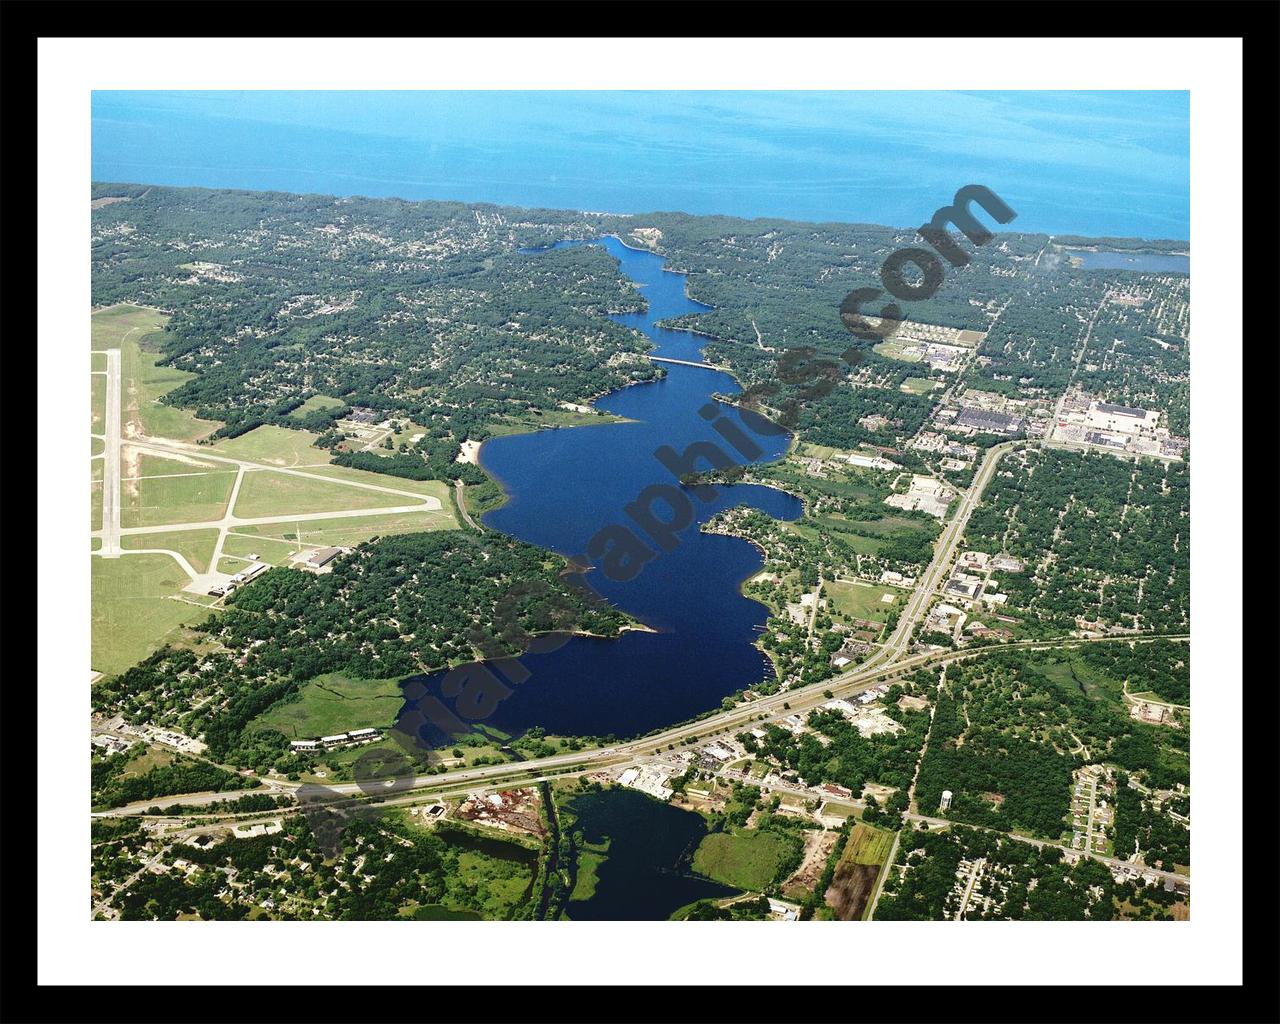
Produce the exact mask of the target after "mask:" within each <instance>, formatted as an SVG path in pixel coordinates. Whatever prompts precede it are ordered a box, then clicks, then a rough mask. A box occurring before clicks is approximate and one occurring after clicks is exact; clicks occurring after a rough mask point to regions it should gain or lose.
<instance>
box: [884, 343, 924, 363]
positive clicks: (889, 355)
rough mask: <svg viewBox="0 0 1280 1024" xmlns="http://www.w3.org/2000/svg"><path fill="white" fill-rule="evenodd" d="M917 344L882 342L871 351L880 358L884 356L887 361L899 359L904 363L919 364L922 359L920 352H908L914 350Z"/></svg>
mask: <svg viewBox="0 0 1280 1024" xmlns="http://www.w3.org/2000/svg"><path fill="white" fill-rule="evenodd" d="M915 344H916V343H915V342H907V343H905V344H904V343H903V342H901V341H882V342H880V343H879V344H878V345H876V346H875V347H874V348H873V349H872V350H871V351H873V352H874V353H875V354H876V355H878V356H884V357H885V358H886V359H897V360H899V361H901V362H904V363H918V362H920V361H921V359H922V357H921V356H920V354H919V353H918V352H908V351H907V349H908V348H914V347H915Z"/></svg>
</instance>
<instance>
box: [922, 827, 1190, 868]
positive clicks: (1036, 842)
mask: <svg viewBox="0 0 1280 1024" xmlns="http://www.w3.org/2000/svg"><path fill="white" fill-rule="evenodd" d="M903 817H904V818H906V819H907V820H908V821H919V822H924V823H925V824H927V825H929V827H930V828H942V827H943V826H947V827H950V826H952V825H956V824H960V825H963V826H964V827H965V828H973V829H978V830H980V831H982V832H991V833H993V834H994V835H998V836H1004V837H1005V838H1006V839H1013V840H1016V841H1017V842H1019V843H1030V844H1031V845H1032V846H1039V847H1046V846H1051V847H1054V848H1055V849H1058V850H1061V851H1062V852H1063V853H1065V854H1070V855H1071V856H1073V857H1090V858H1092V859H1093V860H1097V861H1101V862H1102V863H1103V864H1107V865H1110V866H1111V867H1120V868H1129V869H1130V870H1132V871H1137V872H1139V873H1140V874H1144V875H1147V874H1150V875H1155V876H1156V877H1157V878H1171V879H1173V881H1175V882H1185V883H1186V884H1187V885H1190V884H1191V876H1190V875H1180V874H1178V873H1177V872H1175V871H1160V870H1159V869H1157V868H1148V867H1143V866H1142V865H1140V864H1134V863H1133V862H1132V861H1128V860H1120V859H1119V858H1117V857H1107V856H1104V855H1103V854H1101V853H1093V852H1091V851H1089V850H1073V849H1071V847H1070V846H1065V845H1063V844H1062V843H1055V842H1052V841H1050V840H1048V839H1032V838H1031V837H1030V836H1020V835H1017V834H1016V833H1013V832H1001V831H1000V830H999V829H995V828H987V827H985V826H983V825H970V824H969V823H968V822H963V821H962V822H954V821H952V820H951V819H950V818H930V817H927V816H926V815H923V814H904V815H903Z"/></svg>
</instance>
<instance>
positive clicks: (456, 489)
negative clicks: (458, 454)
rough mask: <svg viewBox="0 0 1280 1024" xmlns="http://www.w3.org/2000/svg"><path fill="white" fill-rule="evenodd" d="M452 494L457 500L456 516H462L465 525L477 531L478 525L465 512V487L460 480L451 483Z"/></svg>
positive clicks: (469, 514) (468, 513)
mask: <svg viewBox="0 0 1280 1024" xmlns="http://www.w3.org/2000/svg"><path fill="white" fill-rule="evenodd" d="M453 493H454V494H455V495H457V498H458V514H459V515H460V516H462V518H463V520H464V521H465V522H466V524H467V525H468V526H469V527H471V529H473V530H479V529H480V526H479V524H478V523H477V522H476V521H475V520H474V519H472V518H471V513H470V512H468V511H467V485H466V484H464V483H463V482H462V481H461V480H455V481H454V482H453Z"/></svg>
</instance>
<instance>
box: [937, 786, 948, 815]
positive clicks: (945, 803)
mask: <svg viewBox="0 0 1280 1024" xmlns="http://www.w3.org/2000/svg"><path fill="white" fill-rule="evenodd" d="M950 808H951V790H949V789H944V790H943V791H942V802H941V803H940V804H938V810H940V811H946V810H950Z"/></svg>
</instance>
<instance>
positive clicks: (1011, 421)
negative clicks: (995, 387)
mask: <svg viewBox="0 0 1280 1024" xmlns="http://www.w3.org/2000/svg"><path fill="white" fill-rule="evenodd" d="M956 426H958V427H969V428H971V429H972V430H976V431H978V432H980V433H983V434H1016V433H1017V432H1018V431H1019V430H1021V429H1022V417H1020V416H1010V415H1009V414H1008V413H1004V412H991V411H989V410H987V409H973V408H969V407H966V408H964V409H961V410H960V412H959V414H958V415H957V416H956Z"/></svg>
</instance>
